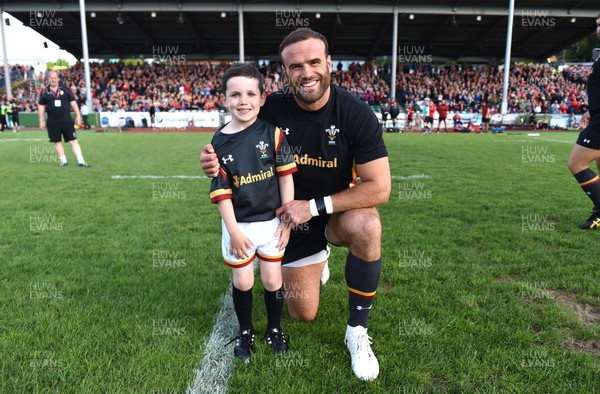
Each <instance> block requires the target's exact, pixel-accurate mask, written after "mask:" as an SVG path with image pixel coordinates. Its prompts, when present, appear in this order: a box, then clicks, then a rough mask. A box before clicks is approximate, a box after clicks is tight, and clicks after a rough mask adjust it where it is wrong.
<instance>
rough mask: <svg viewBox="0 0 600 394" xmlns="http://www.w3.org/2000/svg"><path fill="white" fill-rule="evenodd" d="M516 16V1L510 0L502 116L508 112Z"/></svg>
mask: <svg viewBox="0 0 600 394" xmlns="http://www.w3.org/2000/svg"><path fill="white" fill-rule="evenodd" d="M514 16H515V0H510V4H509V9H508V31H507V32H506V53H505V55H504V83H503V85H502V115H506V112H507V111H508V101H507V98H508V74H509V72H510V56H511V46H512V31H513V19H514Z"/></svg>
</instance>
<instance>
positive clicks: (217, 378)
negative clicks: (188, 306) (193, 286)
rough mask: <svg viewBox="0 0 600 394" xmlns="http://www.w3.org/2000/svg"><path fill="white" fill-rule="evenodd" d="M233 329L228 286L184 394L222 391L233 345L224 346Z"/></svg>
mask: <svg viewBox="0 0 600 394" xmlns="http://www.w3.org/2000/svg"><path fill="white" fill-rule="evenodd" d="M236 333H237V318H236V316H235V311H234V309H233V302H232V299H231V286H229V289H228V290H227V292H226V293H225V296H224V297H223V306H221V310H220V311H219V314H218V315H217V320H216V321H215V325H214V327H213V330H212V333H211V334H210V338H209V339H208V342H207V343H206V348H205V349H204V357H203V358H202V361H200V365H199V366H198V369H196V377H195V378H194V383H192V384H191V385H190V386H189V387H188V389H187V393H188V394H198V393H207V394H208V393H210V394H213V393H215V394H225V393H226V392H227V387H228V385H229V377H230V376H231V373H232V371H233V345H231V346H225V344H226V343H227V342H229V340H230V339H231V338H233V337H234V336H235V335H236Z"/></svg>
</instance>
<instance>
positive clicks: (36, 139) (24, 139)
mask: <svg viewBox="0 0 600 394" xmlns="http://www.w3.org/2000/svg"><path fill="white" fill-rule="evenodd" d="M21 141H48V138H7V139H0V142H21Z"/></svg>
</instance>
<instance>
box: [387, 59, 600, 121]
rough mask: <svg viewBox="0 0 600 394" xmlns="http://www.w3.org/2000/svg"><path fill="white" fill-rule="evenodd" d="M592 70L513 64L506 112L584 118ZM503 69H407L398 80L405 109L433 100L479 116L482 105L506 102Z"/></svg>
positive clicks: (423, 67) (432, 66) (461, 66)
mask: <svg viewBox="0 0 600 394" xmlns="http://www.w3.org/2000/svg"><path fill="white" fill-rule="evenodd" d="M590 70H591V68H590V67H584V66H569V67H565V68H564V69H563V70H562V71H559V70H558V69H557V68H556V67H553V66H551V65H547V64H528V65H513V66H512V67H511V70H510V73H509V90H508V102H507V104H508V108H507V110H508V112H509V113H536V114H543V113H548V114H559V113H562V114H570V113H574V114H581V113H584V112H586V111H587V95H586V81H587V78H588V75H589V72H590ZM503 76H504V73H503V68H502V67H501V66H496V65H492V66H489V65H488V66H483V65H429V66H420V67H411V66H408V65H406V66H404V67H403V68H402V70H401V72H400V73H399V74H398V78H397V85H396V86H397V92H398V94H397V99H398V102H399V104H400V105H401V106H407V105H410V104H412V103H414V101H420V100H422V99H424V98H430V99H431V100H434V101H436V102H437V101H441V100H442V99H444V100H446V101H447V102H448V105H449V106H450V110H451V111H460V112H477V110H478V109H480V107H481V104H482V103H484V102H485V103H488V104H489V105H490V106H492V107H495V108H497V107H498V106H499V105H500V103H501V101H502V84H503Z"/></svg>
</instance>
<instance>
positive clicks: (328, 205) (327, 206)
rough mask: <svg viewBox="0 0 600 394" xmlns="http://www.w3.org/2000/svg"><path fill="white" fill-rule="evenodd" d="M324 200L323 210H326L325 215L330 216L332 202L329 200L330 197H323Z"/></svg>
mask: <svg viewBox="0 0 600 394" xmlns="http://www.w3.org/2000/svg"><path fill="white" fill-rule="evenodd" d="M324 199H325V209H326V210H327V214H328V215H331V214H332V213H333V201H332V200H331V196H327V197H324Z"/></svg>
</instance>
